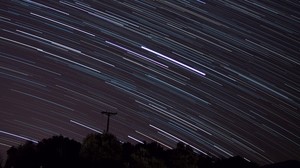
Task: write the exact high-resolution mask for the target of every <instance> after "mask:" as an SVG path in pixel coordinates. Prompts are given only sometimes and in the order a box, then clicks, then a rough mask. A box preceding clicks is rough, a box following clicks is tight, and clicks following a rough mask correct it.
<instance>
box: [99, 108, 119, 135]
mask: <svg viewBox="0 0 300 168" xmlns="http://www.w3.org/2000/svg"><path fill="white" fill-rule="evenodd" d="M101 113H102V114H104V115H107V122H106V131H105V133H108V130H109V117H110V116H112V115H117V114H118V113H117V112H108V111H102V112H101Z"/></svg>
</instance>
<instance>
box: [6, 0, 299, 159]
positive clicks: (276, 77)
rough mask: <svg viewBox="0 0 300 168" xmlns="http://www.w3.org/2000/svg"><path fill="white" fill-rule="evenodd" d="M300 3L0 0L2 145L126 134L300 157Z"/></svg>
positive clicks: (169, 143) (225, 152)
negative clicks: (52, 137)
mask: <svg viewBox="0 0 300 168" xmlns="http://www.w3.org/2000/svg"><path fill="white" fill-rule="evenodd" d="M299 11H300V3H299V1H288V0H285V1H255V0H245V1H244V0H243V1H242V0H241V1H237V0H222V1H221V0H220V1H208V0H203V1H199V0H198V1H197V0H185V1H184V0H180V1H175V0H170V1H163V0H161V1H152V0H145V1H138V0H136V1H135V0H128V1H126V0H125V1H123V0H122V1H116V0H107V1H96V0H93V1H92V0H91V1H65V0H61V1H56V0H55V1H52V0H51V1H50V0H48V1H46V0H34V1H31V0H24V1H21V0H1V1H0V28H1V30H0V44H1V49H0V81H1V82H0V95H1V96H0V151H1V154H2V155H3V154H4V153H5V151H6V150H7V149H9V147H10V146H13V145H14V146H16V145H18V144H21V143H23V142H24V141H25V140H30V141H33V142H35V143H37V142H38V141H40V140H41V139H43V138H49V137H51V136H53V135H59V134H62V135H63V136H66V137H70V138H73V139H75V140H77V141H79V142H81V141H82V139H83V138H84V137H85V136H86V135H87V134H89V133H95V132H98V133H102V132H103V131H104V130H105V129H106V119H107V118H106V116H105V115H102V114H101V112H102V111H111V112H117V113H118V115H115V116H112V117H111V118H110V119H111V120H110V129H109V130H110V132H111V133H113V134H115V135H116V136H117V137H118V138H119V140H120V141H122V142H126V141H129V142H131V143H143V141H144V140H145V141H148V142H150V141H156V142H158V143H160V144H161V145H163V146H164V147H166V148H174V147H175V146H176V143H178V142H183V143H185V144H188V145H190V146H191V147H192V148H193V149H194V150H195V152H199V153H203V154H207V153H210V154H211V155H214V156H218V157H231V156H235V155H240V156H242V157H244V158H245V159H249V160H253V161H255V162H257V163H259V164H268V163H272V162H279V161H283V160H288V159H300V110H299V108H300V84H299V83H300V50H299V46H300V12H299Z"/></svg>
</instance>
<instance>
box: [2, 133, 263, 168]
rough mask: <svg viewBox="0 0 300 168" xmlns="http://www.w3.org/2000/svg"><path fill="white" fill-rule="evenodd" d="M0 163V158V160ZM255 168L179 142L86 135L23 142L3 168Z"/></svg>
mask: <svg viewBox="0 0 300 168" xmlns="http://www.w3.org/2000/svg"><path fill="white" fill-rule="evenodd" d="M0 162H1V158H0ZM227 167H230V168H258V167H259V165H258V164H256V163H254V162H248V161H246V160H244V159H243V158H242V157H239V156H235V157H231V158H216V157H212V156H206V155H201V154H197V153H195V152H194V151H193V149H192V148H191V147H190V146H188V145H185V144H183V143H181V142H179V143H178V144H177V146H176V148H174V149H164V148H163V147H162V146H161V145H160V144H158V143H156V142H151V143H146V142H144V143H143V144H142V143H139V144H136V145H133V144H131V143H129V142H126V143H121V142H120V141H119V140H118V139H117V138H116V137H115V136H114V135H112V134H109V133H105V134H89V135H88V136H87V137H86V138H85V139H84V140H83V142H82V144H81V143H79V142H77V141H75V140H71V139H69V138H66V137H63V136H61V135H60V136H53V137H51V138H48V139H43V140H42V141H40V142H39V143H38V144H35V143H33V142H30V141H28V142H26V143H24V144H22V145H19V146H18V147H14V146H13V147H11V148H9V149H8V151H7V160H6V162H5V165H4V168H227ZM0 168H2V167H1V166H0Z"/></svg>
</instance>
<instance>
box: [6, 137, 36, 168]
mask: <svg viewBox="0 0 300 168" xmlns="http://www.w3.org/2000/svg"><path fill="white" fill-rule="evenodd" d="M39 165H40V162H39V157H38V154H37V150H36V145H35V144H33V142H30V141H28V142H26V143H25V144H24V145H19V146H18V148H16V147H11V148H10V149H9V150H8V151H7V161H6V164H5V168H24V167H26V168H39Z"/></svg>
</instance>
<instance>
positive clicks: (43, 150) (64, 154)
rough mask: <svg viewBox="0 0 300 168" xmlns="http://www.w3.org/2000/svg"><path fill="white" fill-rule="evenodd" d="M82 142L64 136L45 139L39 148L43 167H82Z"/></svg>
mask: <svg viewBox="0 0 300 168" xmlns="http://www.w3.org/2000/svg"><path fill="white" fill-rule="evenodd" d="M80 148H81V144H80V143H79V142H76V141H74V140H70V139H69V138H64V137H63V136H53V137H52V138H49V139H43V140H42V141H41V142H40V143H39V144H38V145H37V149H38V152H39V155H40V157H41V165H42V167H43V168H60V167H61V168H66V167H72V168H76V167H80V162H79V161H80V160H79V152H80Z"/></svg>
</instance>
